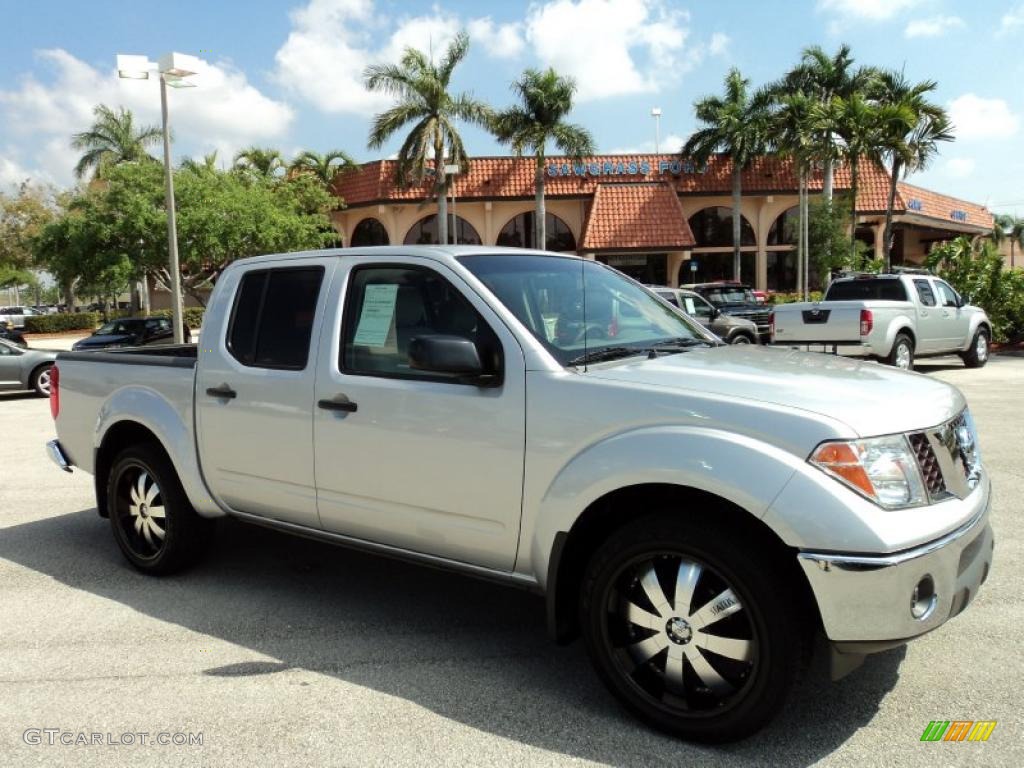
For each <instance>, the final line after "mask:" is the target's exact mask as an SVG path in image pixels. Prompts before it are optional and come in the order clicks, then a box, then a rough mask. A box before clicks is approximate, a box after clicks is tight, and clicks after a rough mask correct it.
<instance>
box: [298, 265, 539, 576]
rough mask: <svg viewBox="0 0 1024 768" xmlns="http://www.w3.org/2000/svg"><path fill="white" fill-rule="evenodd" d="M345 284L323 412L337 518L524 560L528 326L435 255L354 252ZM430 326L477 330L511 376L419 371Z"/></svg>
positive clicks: (364, 529) (471, 557)
mask: <svg viewBox="0 0 1024 768" xmlns="http://www.w3.org/2000/svg"><path fill="white" fill-rule="evenodd" d="M335 281H336V283H338V286H337V287H335V288H332V293H333V294H338V293H339V292H340V293H341V294H342V299H343V304H339V306H338V307H337V309H336V311H335V312H334V313H333V316H332V317H330V318H329V319H328V320H327V322H326V325H325V328H324V336H323V342H322V344H321V363H320V365H319V371H318V378H317V385H316V400H317V404H318V406H321V405H322V406H323V407H322V408H321V407H318V408H317V409H316V410H315V411H314V433H315V440H316V477H317V493H318V499H319V508H320V518H321V522H322V524H323V527H324V528H325V529H326V530H330V531H334V532H336V533H341V534H345V535H348V536H353V537H356V538H359V539H366V540H369V541H374V542H379V543H383V544H388V545H391V546H395V547H399V548H402V549H406V550H411V551H415V552H422V553H426V554H430V555H437V556H441V557H446V558H451V559H454V560H459V561H462V562H467V563H472V564H474V565H480V566H484V567H488V568H494V569H500V570H511V569H512V566H513V563H514V561H515V554H516V545H517V542H518V539H519V521H520V514H521V500H522V487H523V457H524V441H525V436H526V371H525V362H524V359H523V353H522V349H521V348H520V347H519V344H518V342H517V341H516V339H515V336H513V335H512V333H511V332H510V331H509V330H508V329H507V328H506V327H505V326H504V325H503V324H502V322H501V321H500V320H499V319H498V317H497V316H496V315H494V313H493V312H491V310H490V308H489V307H488V306H487V304H486V302H484V301H483V300H482V299H481V298H480V297H479V296H477V295H476V294H475V293H474V292H473V291H472V290H471V289H470V288H469V287H468V286H467V285H466V284H465V283H464V282H463V281H462V280H461V278H460V277H459V276H458V275H457V274H456V273H455V272H454V271H452V270H451V269H449V268H448V267H447V266H446V265H444V264H442V263H438V262H435V261H433V260H429V259H417V258H413V257H408V258H402V259H390V260H389V259H381V258H371V257H364V258H357V259H353V260H351V261H349V260H348V259H346V260H345V262H344V264H343V265H341V266H340V267H339V271H338V274H337V276H336V278H335ZM423 334H447V335H458V336H463V337H465V338H469V339H471V340H472V341H474V343H476V345H477V348H478V349H479V350H481V359H482V360H484V361H485V365H487V367H488V368H489V369H492V370H494V371H496V372H498V374H499V375H500V381H501V383H500V385H499V386H490V387H481V386H477V385H475V384H470V383H460V382H459V381H458V380H456V379H455V378H454V377H447V378H446V377H443V376H438V375H432V374H429V373H426V372H423V371H417V370H415V369H413V368H412V367H411V366H410V362H409V358H408V347H409V343H410V341H411V340H412V339H413V338H415V337H416V336H418V335H423ZM487 361H489V362H487ZM339 403H345V404H346V405H345V406H344V407H346V408H347V409H348V410H338V409H337V408H338V407H339V406H338V404H339Z"/></svg>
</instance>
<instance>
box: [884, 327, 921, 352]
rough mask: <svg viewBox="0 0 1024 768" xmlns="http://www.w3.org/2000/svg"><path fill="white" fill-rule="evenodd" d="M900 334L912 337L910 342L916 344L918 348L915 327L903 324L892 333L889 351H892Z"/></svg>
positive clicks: (915, 346)
mask: <svg viewBox="0 0 1024 768" xmlns="http://www.w3.org/2000/svg"><path fill="white" fill-rule="evenodd" d="M899 336H906V337H907V338H909V339H910V343H911V344H913V345H914V349H915V350H916V349H917V335H916V334H915V333H914V329H913V328H911V327H910V326H909V325H906V324H901V325H899V326H898V327H897V328H896V330H895V331H893V333H892V340H891V341H890V343H889V352H890V353H891V352H892V346H893V344H895V343H896V339H897V338H898V337H899Z"/></svg>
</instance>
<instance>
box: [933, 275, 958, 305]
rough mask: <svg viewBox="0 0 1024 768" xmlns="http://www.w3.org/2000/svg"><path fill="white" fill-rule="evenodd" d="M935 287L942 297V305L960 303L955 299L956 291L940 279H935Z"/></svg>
mask: <svg viewBox="0 0 1024 768" xmlns="http://www.w3.org/2000/svg"><path fill="white" fill-rule="evenodd" d="M935 287H936V288H938V289H939V297H940V298H941V299H942V306H944V307H956V306H958V305H959V304H960V302H959V301H958V300H957V295H956V291H954V290H953V289H952V288H950V287H949V286H948V285H946V284H945V283H944V282H942V281H941V280H936V281H935Z"/></svg>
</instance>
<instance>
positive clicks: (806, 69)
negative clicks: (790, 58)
mask: <svg viewBox="0 0 1024 768" xmlns="http://www.w3.org/2000/svg"><path fill="white" fill-rule="evenodd" d="M853 64H854V59H853V57H852V56H851V55H850V46H848V45H846V44H845V43H844V44H843V45H841V46H839V49H838V50H837V51H836V52H835V53H834V54H833V55H831V56H830V55H829V54H828V53H826V52H825V50H824V49H823V48H822V47H821V46H818V45H812V46H809V47H807V48H804V50H803V52H802V53H801V55H800V63H799V64H797V66H796V67H794V68H793V69H792V70H790V71H789V72H788V73H786V76H785V78H784V79H783V82H784V83H785V84H786V86H787V87H788V88H790V89H791V90H797V91H800V92H802V93H806V94H808V95H809V96H811V97H812V98H814V99H815V100H817V101H818V103H819V104H821V105H827V104H830V103H831V102H832V100H833V99H834V98H842V99H849V98H850V97H852V96H853V95H854V94H855V93H857V92H859V91H862V90H863V88H864V87H865V85H866V84H867V82H868V81H869V80H870V78H871V76H872V72H873V70H871V69H869V68H858V69H854V66H853ZM823 116H827V113H824V115H823ZM837 133H838V131H836V130H835V126H832V125H829V124H828V122H827V121H822V122H821V125H820V127H819V131H818V138H819V142H820V149H821V155H822V164H823V180H822V190H821V191H822V194H823V195H824V196H825V199H826V200H828V201H829V202H831V201H832V188H833V181H834V177H835V161H836V160H837V159H839V154H840V152H839V148H838V147H837V145H836V141H835V138H836V134H837Z"/></svg>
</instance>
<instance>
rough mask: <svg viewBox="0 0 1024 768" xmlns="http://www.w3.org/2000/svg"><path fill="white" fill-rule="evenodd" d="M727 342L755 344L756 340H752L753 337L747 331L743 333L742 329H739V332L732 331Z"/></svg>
mask: <svg viewBox="0 0 1024 768" xmlns="http://www.w3.org/2000/svg"><path fill="white" fill-rule="evenodd" d="M729 343H730V344H756V343H757V342H756V341H754V337H753V336H751V335H750V334H749V333H744V332H743V331H740V332H738V333H734V334H733V335H732V338H731V339H729Z"/></svg>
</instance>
